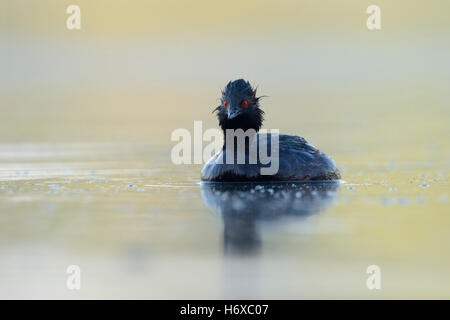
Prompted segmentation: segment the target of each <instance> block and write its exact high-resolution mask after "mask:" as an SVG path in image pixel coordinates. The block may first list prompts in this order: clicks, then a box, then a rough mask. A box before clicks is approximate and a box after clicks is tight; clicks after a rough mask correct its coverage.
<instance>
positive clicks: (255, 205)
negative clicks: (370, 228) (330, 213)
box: [202, 182, 340, 255]
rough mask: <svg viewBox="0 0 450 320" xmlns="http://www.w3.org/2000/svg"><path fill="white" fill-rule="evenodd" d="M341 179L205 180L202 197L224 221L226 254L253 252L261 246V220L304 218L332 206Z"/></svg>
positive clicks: (274, 220)
mask: <svg viewBox="0 0 450 320" xmlns="http://www.w3.org/2000/svg"><path fill="white" fill-rule="evenodd" d="M339 185H340V184H339V182H308V183H305V182H303V183H292V182H290V183H281V182H278V183H203V184H202V197H203V201H204V203H205V204H206V206H208V207H209V208H210V209H212V210H213V211H215V212H217V213H219V214H220V215H221V217H222V219H223V223H224V250H225V254H235V255H252V254H257V253H258V252H259V250H260V248H261V236H260V230H259V228H260V226H261V224H262V223H265V224H267V223H273V222H276V221H277V222H279V221H282V220H283V219H286V218H294V219H302V218H306V217H308V216H310V215H312V214H315V213H318V212H320V211H322V210H324V209H326V208H327V207H329V206H330V205H331V204H332V203H333V202H334V200H335V199H336V197H337V193H338V189H339Z"/></svg>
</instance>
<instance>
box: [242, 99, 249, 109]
mask: <svg viewBox="0 0 450 320" xmlns="http://www.w3.org/2000/svg"><path fill="white" fill-rule="evenodd" d="M247 106H248V102H247V100H244V101H242V108H247Z"/></svg>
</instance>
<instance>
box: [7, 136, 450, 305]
mask: <svg viewBox="0 0 450 320" xmlns="http://www.w3.org/2000/svg"><path fill="white" fill-rule="evenodd" d="M1 150H2V153H1V157H2V159H1V166H0V199H1V202H0V209H1V215H0V219H1V224H0V230H1V232H0V257H1V260H0V270H1V272H0V274H1V276H0V280H1V283H2V286H1V288H0V295H1V296H2V297H26V298H38V297H46V298H52V297H65V298H99V297H106V298H232V297H233V298H236V297H239V298H249V297H261V298H311V297H316V298H318V297H323V298H335V297H353V298H358V297H364V298H367V297H369V298H394V297H399V296H401V297H429V296H430V295H432V296H434V297H447V298H448V297H449V293H450V292H449V288H450V277H449V273H448V270H449V267H450V259H449V254H448V252H449V249H450V248H449V241H448V240H449V222H450V217H449V210H448V208H449V207H448V205H449V204H448V177H447V171H446V170H447V169H448V168H446V167H445V166H442V167H436V166H433V165H432V164H430V163H428V162H423V163H415V162H414V161H411V162H409V161H405V162H398V163H396V162H392V163H376V162H372V163H371V164H370V165H369V166H367V167H366V168H363V167H361V166H358V165H357V164H355V165H346V164H345V159H349V162H350V161H351V160H350V158H353V161H355V157H354V156H353V157H349V156H348V155H345V153H342V154H337V157H336V158H341V159H342V160H344V161H342V160H341V161H339V162H342V164H343V165H342V166H341V168H342V171H343V177H344V181H343V182H342V183H341V184H320V183H315V184H277V185H262V184H253V185H248V184H238V185H232V184H230V185H226V186H223V185H201V184H200V181H199V170H200V168H201V166H175V165H172V164H171V163H170V162H169V161H168V160H167V159H168V157H169V154H170V148H168V147H167V146H163V147H161V146H160V147H157V146H154V145H152V144H143V143H142V144H126V145H125V144H119V143H116V144H114V143H110V144H100V143H60V144H43V143H41V144H3V145H1ZM430 152H432V151H430ZM356 158H357V157H356ZM372 264H376V265H378V266H380V267H381V270H382V290H380V291H377V292H374V291H369V290H368V289H367V288H366V284H365V282H366V278H367V277H368V275H367V274H366V268H367V266H369V265H372ZM69 265H79V266H80V267H81V270H82V289H81V290H80V291H69V290H67V289H66V278H67V275H66V268H67V266H69Z"/></svg>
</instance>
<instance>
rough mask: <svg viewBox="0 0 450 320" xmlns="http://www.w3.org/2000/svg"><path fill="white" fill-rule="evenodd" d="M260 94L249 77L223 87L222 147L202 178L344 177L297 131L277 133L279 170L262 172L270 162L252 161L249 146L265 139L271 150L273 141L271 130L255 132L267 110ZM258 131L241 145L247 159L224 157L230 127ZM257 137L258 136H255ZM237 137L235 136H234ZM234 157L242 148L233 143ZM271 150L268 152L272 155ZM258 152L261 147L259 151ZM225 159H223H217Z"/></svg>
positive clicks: (296, 179) (300, 179)
mask: <svg viewBox="0 0 450 320" xmlns="http://www.w3.org/2000/svg"><path fill="white" fill-rule="evenodd" d="M260 98H261V97H257V96H256V90H255V89H253V88H252V86H251V85H250V83H249V82H248V81H245V80H243V79H239V80H235V81H232V82H231V81H230V82H229V83H228V84H227V86H226V87H225V89H224V90H223V91H222V99H221V104H220V105H219V106H218V107H217V108H216V109H215V111H217V118H218V120H219V125H220V127H221V128H222V131H223V132H224V146H223V148H222V151H221V152H219V153H218V154H216V155H215V156H213V157H212V158H211V159H210V160H209V161H208V162H207V163H206V164H205V166H204V167H203V170H202V180H203V181H308V180H338V179H340V178H341V176H340V173H339V170H338V169H337V168H336V165H335V164H334V161H333V160H331V159H330V158H329V157H328V156H327V155H325V154H323V153H322V152H320V151H319V150H318V149H317V148H315V147H314V146H312V145H310V144H309V143H307V142H306V140H305V139H303V138H302V137H299V136H294V135H285V134H280V135H278V154H277V160H278V161H277V171H276V172H274V173H271V174H267V173H266V174H262V171H261V169H262V168H267V167H268V166H269V165H268V164H267V162H264V161H260V159H259V157H258V159H257V161H256V162H255V161H254V162H252V161H250V159H251V156H249V154H250V150H253V149H252V148H253V147H254V146H256V148H257V149H258V148H259V147H260V146H261V141H266V142H265V143H266V148H267V149H269V150H271V145H272V144H274V143H273V142H272V140H271V135H273V133H271V134H267V135H265V136H264V137H263V136H262V134H261V133H256V132H258V131H259V129H260V128H261V126H262V122H263V120H264V119H263V115H264V111H263V110H261V109H260V107H259V100H260ZM228 129H231V130H238V129H242V130H244V131H247V130H249V129H253V130H249V131H252V132H255V134H254V135H253V136H251V135H250V136H249V137H248V139H245V146H244V147H245V149H241V150H243V151H242V154H243V156H244V157H245V163H242V162H237V161H233V162H232V163H230V162H229V161H225V159H227V151H228V153H230V150H229V148H228V149H227V145H229V144H228V143H227V142H226V140H227V139H226V134H227V130H228ZM255 137H256V138H257V139H255ZM234 141H236V140H234ZM234 145H237V143H232V150H233V151H231V152H234V155H233V159H235V160H236V159H237V157H238V156H237V153H239V149H238V148H237V147H236V148H235V147H234ZM270 153H271V152H267V155H269V154H270ZM257 154H259V151H258V152H257ZM220 159H222V161H218V160H220Z"/></svg>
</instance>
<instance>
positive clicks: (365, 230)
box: [0, 0, 450, 298]
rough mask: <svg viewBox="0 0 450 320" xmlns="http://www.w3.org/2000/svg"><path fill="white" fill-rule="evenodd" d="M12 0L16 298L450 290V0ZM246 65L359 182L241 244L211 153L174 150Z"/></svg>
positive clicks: (0, 83)
mask: <svg viewBox="0 0 450 320" xmlns="http://www.w3.org/2000/svg"><path fill="white" fill-rule="evenodd" d="M72 4H75V5H78V6H79V7H80V8H81V29H80V30H68V29H67V28H66V20H67V18H68V17H69V14H67V13H66V9H67V7H68V6H69V5H72ZM371 4H376V5H378V6H379V7H380V8H381V21H382V22H381V26H382V29H381V30H373V31H371V30H368V29H367V26H366V20H367V18H368V16H369V15H368V14H367V13H366V8H367V7H368V6H369V5H371ZM0 6H1V10H0V66H1V72H0V212H1V213H0V221H1V222H0V270H1V272H0V297H2V298H5V297H6V298H8V297H31V298H36V297H41V298H48V297H62V298H79V297H82V298H102V297H103V298H111V297H112V298H229V297H234V298H240V297H245V298H249V297H254V298H258V297H264V298H302V297H307V298H314V297H322V298H347V297H352V298H355V297H356V298H359V297H361V298H401V297H405V298H408V297H415V298H449V297H450V289H449V288H450V275H449V274H448V270H449V267H450V257H449V254H448V252H450V251H449V249H450V248H449V245H448V243H450V242H449V237H450V236H449V234H450V233H449V231H450V225H449V223H450V217H449V213H450V211H449V205H448V169H449V163H450V142H449V139H448V137H449V133H450V132H449V131H450V130H449V120H450V108H449V98H450V94H449V85H450V61H449V52H450V50H449V49H450V37H449V36H448V35H449V34H450V20H449V18H448V12H449V9H450V3H449V2H448V1H444V0H442V1H438V0H430V1H418V0H417V1H406V0H397V1H388V0H378V1H376V3H375V2H371V1H361V0H340V1H331V0H330V1H326V0H323V1H320V2H319V1H313V0H310V1H245V2H242V1H233V0H230V1H171V0H169V1H139V0H135V1H122V0H115V1H106V0H89V1H88V0H86V1H76V0H73V1H62V0H58V1H56V0H54V1H50V0H39V1H31V0H30V1H23V0H16V1H8V0H1V1H0ZM241 77H242V78H245V79H248V80H249V81H250V82H251V83H252V84H254V85H258V92H259V93H260V94H261V95H267V96H268V97H266V98H264V99H263V100H262V108H263V109H264V110H265V112H266V122H265V128H270V129H275V128H276V129H280V132H281V133H291V134H297V135H301V136H303V137H305V138H306V139H307V140H308V141H309V142H310V143H312V144H313V145H316V146H318V147H319V148H320V149H321V150H322V151H324V152H326V153H327V154H329V155H330V156H331V157H332V158H333V159H334V160H335V161H336V163H337V165H338V167H339V168H340V169H341V171H342V174H343V180H344V184H343V185H342V186H341V187H340V189H339V195H338V196H337V197H336V201H335V204H334V205H333V206H329V207H327V208H326V210H321V213H320V214H318V215H314V216H313V217H309V218H308V219H307V220H305V221H306V222H305V221H304V220H301V221H297V220H296V221H294V222H292V221H289V223H281V224H276V225H274V224H269V225H264V227H261V228H262V229H261V232H262V235H263V236H262V239H263V240H262V248H264V249H263V250H262V251H261V253H260V254H258V255H256V256H254V255H252V256H251V257H245V258H242V257H233V258H229V257H228V256H225V257H224V252H223V250H222V245H221V242H223V230H222V222H221V218H220V217H219V216H215V215H213V214H211V212H210V209H209V208H208V207H207V206H205V203H204V201H205V199H204V197H202V193H201V190H200V189H201V188H200V185H199V175H200V170H201V166H199V165H186V166H175V165H173V164H172V162H171V160H170V150H171V148H172V147H173V145H174V143H173V142H171V141H170V134H171V133H172V131H173V130H175V129H177V128H187V129H189V130H192V129H193V121H194V120H201V121H203V127H204V128H211V127H216V126H217V121H216V119H215V117H214V116H213V114H212V113H211V111H212V110H213V108H214V107H216V106H217V103H218V100H217V99H218V98H219V97H220V91H221V89H222V88H223V87H224V86H225V84H226V83H227V82H228V81H229V80H233V79H237V78H241ZM258 228H260V227H258ZM71 264H76V265H80V267H81V269H82V272H83V275H84V278H83V279H84V280H83V282H82V283H83V285H82V290H80V291H69V290H67V288H66V287H65V281H66V277H67V275H66V273H65V270H66V267H67V266H68V265H71ZM371 264H377V265H379V266H380V267H381V270H382V274H383V277H384V278H383V279H385V280H383V282H382V283H383V284H382V286H383V287H382V290H380V291H376V292H375V291H370V290H368V289H367V288H366V287H365V279H366V278H367V274H366V273H365V270H366V267H367V266H368V265H371ZM255 265H257V268H256V269H258V270H259V273H258V274H257V275H255V273H254V272H251V270H255ZM225 269H226V270H228V271H224V270H225ZM229 270H231V271H229ZM224 274H226V275H224ZM243 279H244V280H243ZM246 281H249V283H250V284H251V285H250V286H248V285H247V282H246ZM255 283H256V284H257V285H254V284H255ZM249 288H252V290H250V291H249Z"/></svg>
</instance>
